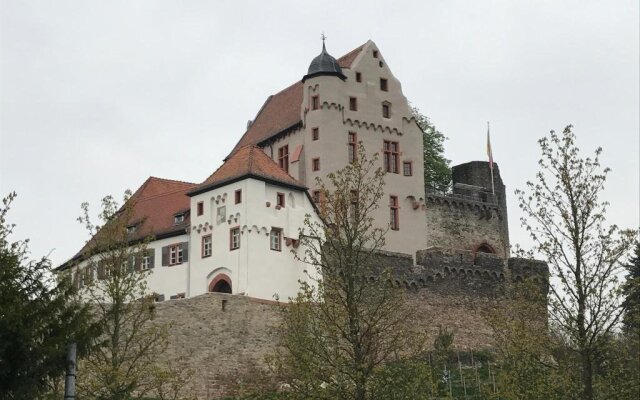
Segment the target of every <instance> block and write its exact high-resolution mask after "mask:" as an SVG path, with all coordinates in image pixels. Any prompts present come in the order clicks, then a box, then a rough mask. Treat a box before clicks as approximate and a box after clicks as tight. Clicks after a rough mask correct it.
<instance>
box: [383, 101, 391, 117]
mask: <svg viewBox="0 0 640 400" xmlns="http://www.w3.org/2000/svg"><path fill="white" fill-rule="evenodd" d="M382 116H383V117H384V118H391V103H389V102H384V103H382Z"/></svg>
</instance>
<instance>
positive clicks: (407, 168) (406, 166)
mask: <svg viewBox="0 0 640 400" xmlns="http://www.w3.org/2000/svg"><path fill="white" fill-rule="evenodd" d="M402 173H403V175H404V176H412V175H413V164H412V163H411V161H405V162H403V163H402Z"/></svg>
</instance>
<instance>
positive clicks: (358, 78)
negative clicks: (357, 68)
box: [356, 72, 362, 82]
mask: <svg viewBox="0 0 640 400" xmlns="http://www.w3.org/2000/svg"><path fill="white" fill-rule="evenodd" d="M356 82H362V74H361V73H360V72H356Z"/></svg>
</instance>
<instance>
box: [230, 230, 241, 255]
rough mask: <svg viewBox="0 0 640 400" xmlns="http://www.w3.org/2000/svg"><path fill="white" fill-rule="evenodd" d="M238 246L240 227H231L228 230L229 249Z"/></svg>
mask: <svg viewBox="0 0 640 400" xmlns="http://www.w3.org/2000/svg"><path fill="white" fill-rule="evenodd" d="M239 248H240V227H239V226H237V227H235V228H231V229H230V230H229V249H230V250H236V249H239Z"/></svg>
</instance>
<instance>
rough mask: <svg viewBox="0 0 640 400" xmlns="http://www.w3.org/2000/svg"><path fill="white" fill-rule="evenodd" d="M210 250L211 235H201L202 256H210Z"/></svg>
mask: <svg viewBox="0 0 640 400" xmlns="http://www.w3.org/2000/svg"><path fill="white" fill-rule="evenodd" d="M212 250H213V241H212V240H211V235H206V236H203V237H202V258H205V257H210V256H211V251H212Z"/></svg>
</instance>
